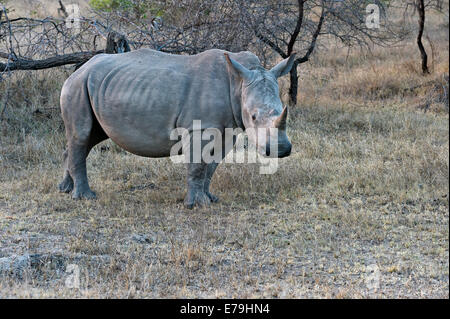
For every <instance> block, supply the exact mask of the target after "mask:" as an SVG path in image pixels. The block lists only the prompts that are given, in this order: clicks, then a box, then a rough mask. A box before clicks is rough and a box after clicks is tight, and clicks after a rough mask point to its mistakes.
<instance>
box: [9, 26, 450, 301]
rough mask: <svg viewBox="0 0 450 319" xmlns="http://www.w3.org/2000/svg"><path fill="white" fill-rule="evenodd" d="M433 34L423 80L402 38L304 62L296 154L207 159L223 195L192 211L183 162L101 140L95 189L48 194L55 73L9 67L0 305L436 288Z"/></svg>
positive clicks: (442, 105)
mask: <svg viewBox="0 0 450 319" xmlns="http://www.w3.org/2000/svg"><path fill="white" fill-rule="evenodd" d="M447 26H448V25H447ZM447 26H443V25H442V24H439V23H438V22H436V24H435V25H434V26H432V27H434V29H430V30H432V32H430V37H431V39H432V41H434V43H435V54H434V59H433V60H432V62H433V72H432V74H430V75H428V76H425V77H424V76H422V75H421V74H420V72H419V68H420V66H419V64H418V63H419V62H418V56H419V55H418V52H417V48H416V47H415V46H414V43H413V42H412V41H411V43H406V44H404V45H403V46H399V47H392V48H378V49H375V50H374V51H373V53H372V54H363V53H361V52H358V51H351V52H349V53H348V52H347V51H344V50H340V49H334V50H330V51H322V52H321V53H319V54H317V55H315V57H314V59H313V61H311V62H310V63H308V64H305V65H302V66H301V69H300V74H301V85H300V87H301V88H300V96H299V105H298V106H297V107H295V108H294V107H293V108H291V112H290V118H289V124H288V126H289V131H288V133H289V135H290V137H291V140H292V142H293V154H292V155H291V156H290V157H288V158H286V159H282V160H280V163H279V164H280V165H279V169H278V171H277V173H276V174H274V175H260V174H259V169H258V166H257V165H245V164H222V165H221V166H219V169H218V171H217V173H216V175H215V176H214V179H213V182H212V190H213V193H215V194H216V195H218V196H219V197H220V199H221V201H220V202H219V203H218V204H215V205H213V206H211V207H210V208H196V209H194V210H186V209H185V208H184V207H183V204H182V200H183V197H184V192H185V168H184V166H183V165H179V164H174V163H172V162H171V161H170V160H169V159H146V158H141V157H138V156H134V155H131V154H129V153H126V152H125V151H122V150H120V149H119V148H118V147H117V146H115V145H114V144H113V143H112V142H110V141H107V142H104V143H102V144H100V145H98V146H96V147H95V149H94V150H93V151H92V153H91V154H90V156H89V158H88V175H89V178H90V183H91V187H92V188H93V190H94V191H96V192H97V195H98V199H97V200H93V201H85V200H82V201H73V200H72V199H71V198H70V196H68V195H67V194H60V193H59V192H58V191H57V187H56V186H57V184H58V182H59V180H60V179H61V177H62V165H61V153H62V151H63V149H64V145H65V137H64V126H63V123H62V120H61V117H60V114H59V108H58V105H59V103H58V97H59V90H60V88H61V86H62V83H63V81H64V79H65V78H66V77H67V75H68V74H70V70H63V69H59V70H51V71H42V72H35V73H31V72H26V73H25V72H24V73H21V72H17V73H16V74H14V76H13V79H12V81H11V82H10V84H9V85H10V88H11V92H12V94H11V96H10V100H9V104H8V108H7V109H6V111H5V114H4V119H3V121H2V122H1V126H0V297H99V298H104V297H120V298H126V297H137V298H141V297H161V298H166V297H187V298H191V297H192V298H197V297H200V298H203V297H212V298H216V297H219V298H222V297H240V298H246V297H248V298H252V297H256V298H259V297H268V298H302V297H304V298H359V297H362V298H415V297H418V298H436V297H446V298H448V289H449V224H448V220H449V211H448V209H449V206H448V204H449V200H448V194H449V186H448V182H449V153H448V152H449V123H448V120H449V115H448V104H447V103H448V80H445V79H444V74H448V31H446V29H445V28H446V27H447ZM430 28H431V27H430ZM433 30H434V31H433ZM6 85H7V83H6V82H3V83H0V94H1V95H0V97H1V99H2V101H3V98H4V96H3V94H2V93H3V92H4V90H5V89H6V87H5V86H6ZM284 93H285V89H283V94H284ZM446 94H447V95H446ZM446 99H447V100H446ZM71 264H75V265H77V267H78V269H79V271H80V278H79V279H80V281H79V282H80V287H79V288H71V287H70V282H69V285H68V284H67V283H66V281H67V279H68V278H71V277H70V273H68V272H66V270H67V268H68V265H71Z"/></svg>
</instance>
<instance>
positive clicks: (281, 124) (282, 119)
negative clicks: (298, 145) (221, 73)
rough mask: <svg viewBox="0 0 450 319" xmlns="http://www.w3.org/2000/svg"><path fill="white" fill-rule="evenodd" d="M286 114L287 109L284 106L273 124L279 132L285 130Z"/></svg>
mask: <svg viewBox="0 0 450 319" xmlns="http://www.w3.org/2000/svg"><path fill="white" fill-rule="evenodd" d="M287 113H288V108H287V106H285V107H284V109H283V112H281V114H280V116H279V117H278V118H277V119H276V120H275V123H274V124H275V127H276V128H277V129H279V130H285V129H286V122H287Z"/></svg>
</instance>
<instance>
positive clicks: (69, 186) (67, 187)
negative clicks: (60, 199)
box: [58, 176, 73, 193]
mask: <svg viewBox="0 0 450 319" xmlns="http://www.w3.org/2000/svg"><path fill="white" fill-rule="evenodd" d="M58 189H59V191H60V192H61V193H70V192H71V191H72V190H73V180H72V177H70V176H67V177H65V178H64V179H63V180H62V182H61V183H59V185H58Z"/></svg>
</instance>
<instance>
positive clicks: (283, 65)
mask: <svg viewBox="0 0 450 319" xmlns="http://www.w3.org/2000/svg"><path fill="white" fill-rule="evenodd" d="M295 55H296V53H295V52H293V53H292V54H291V55H290V56H289V58H287V59H284V60H283V61H281V62H280V63H278V64H277V65H275V66H274V67H273V68H272V69H271V70H270V72H272V74H273V75H274V76H275V78H279V77H280V76H283V75H285V74H288V73H289V71H291V69H292V66H293V65H294V60H295Z"/></svg>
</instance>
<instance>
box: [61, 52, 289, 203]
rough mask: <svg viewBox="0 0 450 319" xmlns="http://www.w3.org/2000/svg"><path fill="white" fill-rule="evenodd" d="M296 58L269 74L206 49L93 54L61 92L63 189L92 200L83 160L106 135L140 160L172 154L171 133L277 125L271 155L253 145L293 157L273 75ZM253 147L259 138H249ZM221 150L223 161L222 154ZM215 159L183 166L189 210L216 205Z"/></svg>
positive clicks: (237, 56) (242, 58)
mask: <svg viewBox="0 0 450 319" xmlns="http://www.w3.org/2000/svg"><path fill="white" fill-rule="evenodd" d="M293 61H294V55H291V56H290V57H289V58H287V59H285V60H283V61H281V62H280V63H279V64H278V65H276V66H275V67H274V68H272V69H271V70H266V69H264V68H263V67H261V65H260V61H259V59H258V58H257V57H256V56H255V55H254V54H252V53H250V52H239V53H231V52H226V51H222V50H216V49H214V50H208V51H205V52H202V53H200V54H196V55H191V56H187V55H172V54H166V53H162V52H158V51H154V50H150V49H140V50H136V51H132V52H128V53H123V54H99V55H96V56H95V57H93V58H92V59H91V60H89V61H88V62H87V63H86V64H84V65H83V66H82V67H81V68H80V69H78V70H77V71H76V72H74V73H73V74H72V75H71V76H70V77H69V78H68V79H67V80H66V81H65V83H64V86H63V88H62V91H61V113H62V118H63V120H64V124H65V128H66V138H67V149H66V151H65V152H64V178H63V180H62V182H61V183H60V184H59V189H60V191H61V192H66V193H70V192H72V197H73V198H74V199H79V198H86V199H90V198H95V193H94V192H93V191H92V190H91V189H90V188H89V185H88V179H87V173H86V157H87V156H88V154H89V151H90V150H91V149H92V147H94V146H95V145H96V144H98V143H100V142H101V141H103V140H106V139H108V138H111V139H112V140H113V141H114V142H115V143H116V144H118V145H119V146H121V147H122V148H124V149H125V150H127V151H129V152H131V153H134V154H137V155H141V156H145V157H167V156H170V152H171V148H172V146H174V144H175V143H177V141H176V140H172V139H171V138H170V134H171V132H172V130H173V129H177V128H185V129H187V130H188V131H189V132H190V133H192V131H193V122H194V120H200V121H201V129H202V130H203V129H205V128H215V129H218V130H219V131H221V132H223V131H224V130H225V129H226V128H241V129H243V130H245V129H246V128H271V127H276V128H278V130H277V132H278V133H277V139H276V143H277V146H278V151H277V154H271V153H270V150H269V143H272V142H266V143H267V145H257V147H258V150H260V152H261V153H266V154H265V155H267V156H269V157H285V156H288V155H289V154H290V152H291V143H290V142H289V139H288V137H287V135H286V117H287V109H286V108H284V109H283V107H282V103H281V101H280V98H279V89H278V83H277V78H278V77H280V76H282V75H285V74H287V73H288V72H289V71H290V69H291V67H292V65H293ZM249 139H250V140H252V142H254V143H255V144H258V141H256V140H255V138H254V137H251V136H249ZM225 155H226V154H225V152H224V153H223V157H224V156H225ZM217 165H218V161H215V162H213V163H206V162H204V161H201V162H200V163H188V164H187V166H188V178H187V184H188V190H187V195H186V198H185V200H184V203H185V205H186V206H187V207H189V208H192V207H193V206H194V205H196V204H198V205H205V204H208V203H210V202H215V201H217V197H215V196H214V195H212V194H211V193H210V192H209V184H210V181H211V178H212V176H213V174H214V171H215V169H216V167H217Z"/></svg>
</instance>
